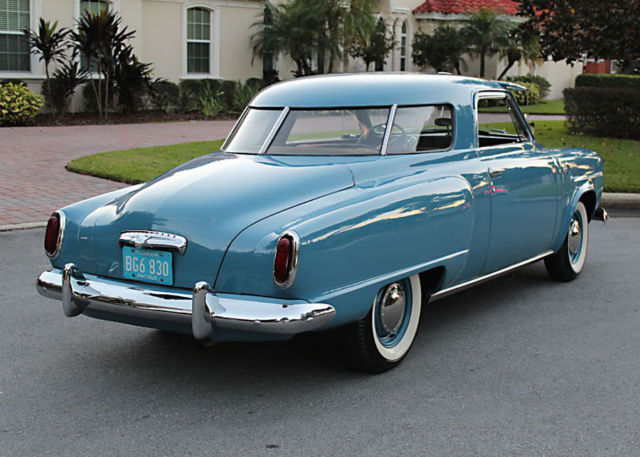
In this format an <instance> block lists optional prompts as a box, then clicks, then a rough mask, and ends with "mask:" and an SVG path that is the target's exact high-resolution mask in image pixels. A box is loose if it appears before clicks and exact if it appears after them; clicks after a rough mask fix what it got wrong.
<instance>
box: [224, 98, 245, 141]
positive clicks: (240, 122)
mask: <svg viewBox="0 0 640 457" xmlns="http://www.w3.org/2000/svg"><path fill="white" fill-rule="evenodd" d="M248 112H249V105H247V106H245V107H244V110H243V111H242V114H241V115H240V117H239V118H238V120H237V121H236V123H235V124H234V125H233V128H232V129H231V132H230V133H229V135H227V138H226V139H225V140H224V143H222V147H221V148H220V150H221V151H222V152H225V151H226V149H227V146H229V142H230V141H231V139H232V138H233V136H234V135H235V134H236V132H237V131H238V128H239V127H240V124H242V122H243V121H244V118H245V117H247V113H248Z"/></svg>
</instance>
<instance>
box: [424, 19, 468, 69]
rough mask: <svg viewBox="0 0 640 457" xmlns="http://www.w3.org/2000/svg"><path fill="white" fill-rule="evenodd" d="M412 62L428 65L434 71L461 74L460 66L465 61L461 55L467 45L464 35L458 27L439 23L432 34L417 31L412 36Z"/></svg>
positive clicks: (466, 49)
mask: <svg viewBox="0 0 640 457" xmlns="http://www.w3.org/2000/svg"><path fill="white" fill-rule="evenodd" d="M412 48H413V52H412V57H413V62H414V63H415V64H416V65H418V66H420V67H424V66H426V65H429V66H431V67H433V69H434V70H436V71H446V72H450V73H452V72H453V71H454V70H455V72H456V73H458V74H461V73H462V72H461V66H462V67H465V66H466V63H465V61H464V59H463V57H462V55H463V54H464V53H465V52H467V51H468V48H469V46H468V45H467V42H466V40H465V35H464V33H462V32H461V31H460V30H459V29H457V28H455V27H452V26H449V25H439V26H438V27H437V28H436V29H435V30H434V32H433V34H432V35H430V34H428V33H424V32H418V33H416V34H415V35H414V37H413V45H412Z"/></svg>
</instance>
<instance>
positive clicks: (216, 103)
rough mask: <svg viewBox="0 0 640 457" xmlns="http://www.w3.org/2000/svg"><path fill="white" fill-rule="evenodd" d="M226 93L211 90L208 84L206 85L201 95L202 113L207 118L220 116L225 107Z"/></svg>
mask: <svg viewBox="0 0 640 457" xmlns="http://www.w3.org/2000/svg"><path fill="white" fill-rule="evenodd" d="M223 97H224V92H222V90H220V89H218V90H216V91H215V92H214V91H212V90H211V88H210V86H209V85H208V84H205V85H204V89H203V91H202V94H201V95H200V99H199V101H200V111H202V114H204V115H205V116H207V117H213V116H217V115H218V114H220V113H221V112H222V111H223V110H224V108H225V106H224V98H223Z"/></svg>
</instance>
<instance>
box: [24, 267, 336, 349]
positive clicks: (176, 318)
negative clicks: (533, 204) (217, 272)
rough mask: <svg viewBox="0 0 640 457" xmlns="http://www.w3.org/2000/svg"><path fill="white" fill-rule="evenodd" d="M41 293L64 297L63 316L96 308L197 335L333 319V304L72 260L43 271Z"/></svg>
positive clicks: (287, 330) (296, 329)
mask: <svg viewBox="0 0 640 457" xmlns="http://www.w3.org/2000/svg"><path fill="white" fill-rule="evenodd" d="M36 289H37V291H38V293H40V295H42V296H44V297H48V298H53V299H58V300H62V302H63V310H64V312H65V315H67V316H69V317H72V316H77V315H79V314H88V315H91V314H96V313H99V314H100V315H101V318H105V319H109V320H115V321H126V320H127V319H135V320H136V322H138V325H144V326H147V327H152V328H163V327H165V326H167V325H172V324H175V325H180V326H182V327H187V326H188V327H190V328H191V331H192V333H193V335H194V336H195V337H196V338H207V337H209V336H212V335H213V336H215V329H216V328H227V329H233V330H238V331H250V332H259V333H267V334H278V335H294V334H297V333H302V332H306V331H310V330H315V329H317V328H319V327H322V326H324V325H325V324H327V323H329V322H330V321H331V320H333V318H334V316H335V313H336V311H335V309H334V308H333V307H332V306H330V305H327V304H324V303H307V302H305V301H303V300H285V299H283V300H278V299H269V298H264V297H257V296H248V295H230V294H216V293H214V292H212V291H211V288H210V287H209V285H208V284H207V283H205V282H199V283H197V284H196V285H195V287H194V289H193V292H186V291H179V290H177V291H176V290H175V289H172V288H169V287H153V288H152V287H149V288H145V285H144V284H139V283H134V282H125V281H119V280H112V279H108V278H102V277H99V276H94V275H89V274H83V273H82V272H81V271H80V270H79V269H78V268H77V267H76V266H75V265H74V264H67V265H65V268H64V270H57V269H55V270H51V271H45V272H43V273H42V274H41V275H40V276H39V277H38V280H37V282H36Z"/></svg>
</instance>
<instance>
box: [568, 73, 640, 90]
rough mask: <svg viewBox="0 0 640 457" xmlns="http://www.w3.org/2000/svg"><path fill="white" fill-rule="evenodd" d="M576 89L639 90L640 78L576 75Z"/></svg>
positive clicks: (631, 76)
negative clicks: (612, 88)
mask: <svg viewBox="0 0 640 457" xmlns="http://www.w3.org/2000/svg"><path fill="white" fill-rule="evenodd" d="M576 87H632V88H635V89H640V76H636V75H609V74H588V73H587V74H582V75H578V77H577V78H576Z"/></svg>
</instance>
